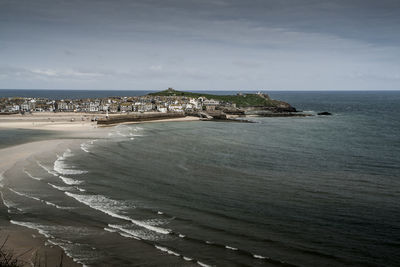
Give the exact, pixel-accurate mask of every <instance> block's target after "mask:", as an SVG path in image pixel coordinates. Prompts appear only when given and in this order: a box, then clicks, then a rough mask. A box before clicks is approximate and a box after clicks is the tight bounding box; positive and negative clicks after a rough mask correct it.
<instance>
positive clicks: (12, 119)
mask: <svg viewBox="0 0 400 267" xmlns="http://www.w3.org/2000/svg"><path fill="white" fill-rule="evenodd" d="M119 115H120V114H110V117H112V116H119ZM99 118H105V114H89V113H74V112H64V113H50V112H40V113H32V114H27V115H21V114H17V115H4V116H0V128H7V129H30V130H52V131H66V132H72V133H75V134H82V133H84V134H87V133H88V132H91V133H94V132H96V128H100V127H109V126H115V125H117V124H112V125H102V126H100V125H97V122H96V121H93V120H95V119H99ZM199 119H200V118H198V117H193V116H186V117H181V118H169V119H160V120H152V121H137V122H135V121H133V122H124V123H119V124H138V123H149V122H152V123H153V122H178V121H198V120H199Z"/></svg>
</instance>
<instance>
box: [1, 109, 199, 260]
mask: <svg viewBox="0 0 400 267" xmlns="http://www.w3.org/2000/svg"><path fill="white" fill-rule="evenodd" d="M95 117H98V115H97V114H96V115H94V114H84V113H83V114H80V113H33V114H28V115H20V114H18V115H7V116H0V128H3V129H29V130H47V131H56V132H60V133H61V132H62V137H60V138H61V139H55V140H44V141H37V142H30V143H24V144H20V145H16V146H11V147H6V148H3V149H0V175H1V176H0V180H3V179H4V176H5V175H4V174H5V173H7V171H8V170H10V169H11V168H13V167H15V165H17V164H23V163H24V161H27V160H29V159H30V158H32V157H36V156H40V155H46V154H51V153H53V154H54V153H55V152H56V151H61V150H63V149H65V147H67V146H69V145H71V144H72V143H73V142H76V140H77V138H78V140H79V138H83V139H85V138H88V137H95V138H99V137H100V138H101V137H102V136H105V135H106V134H107V133H108V131H109V130H110V127H112V126H115V125H116V124H114V125H107V126H106V127H104V126H103V127H99V126H98V125H97V123H96V121H92V120H93V119H94V118H95ZM196 120H199V118H197V117H189V116H188V117H182V118H170V119H163V120H153V121H140V122H125V123H121V124H139V123H149V122H151V123H156V122H178V121H182V122H184V121H196ZM7 174H8V173H7ZM11 176H12V174H11ZM0 182H1V183H2V186H3V182H4V181H0ZM0 206H1V208H2V209H5V210H6V209H7V207H6V206H5V205H4V203H3V202H2V203H1V204H0ZM0 221H1V225H2V227H1V229H0V242H1V243H2V242H4V241H5V240H7V241H6V243H5V245H4V249H5V250H6V251H10V252H11V251H12V253H13V254H14V255H17V256H18V258H19V259H20V262H21V263H24V265H26V266H28V265H29V266H31V265H32V264H34V263H35V261H36V263H38V261H39V260H41V261H42V263H41V264H44V261H46V262H47V264H48V266H55V265H57V264H59V261H60V257H61V255H62V254H64V252H63V250H62V249H61V248H60V247H58V246H53V245H49V244H46V238H45V237H44V236H42V235H40V234H39V233H38V232H37V231H36V230H32V229H28V228H25V227H22V226H18V225H14V224H11V223H10V221H9V219H7V218H1V219H0ZM63 266H81V265H80V264H78V263H76V262H74V261H73V260H72V259H71V258H69V257H68V256H66V255H65V254H64V255H63Z"/></svg>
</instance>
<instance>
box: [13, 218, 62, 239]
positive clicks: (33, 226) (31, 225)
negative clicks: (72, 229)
mask: <svg viewBox="0 0 400 267" xmlns="http://www.w3.org/2000/svg"><path fill="white" fill-rule="evenodd" d="M10 223H12V224H15V225H19V226H23V227H26V228H29V229H33V230H36V231H38V232H39V234H41V235H43V236H45V237H47V238H54V237H53V236H52V235H51V234H50V233H49V232H48V231H46V229H45V228H46V227H45V226H44V225H41V224H38V223H31V222H21V221H14V220H10Z"/></svg>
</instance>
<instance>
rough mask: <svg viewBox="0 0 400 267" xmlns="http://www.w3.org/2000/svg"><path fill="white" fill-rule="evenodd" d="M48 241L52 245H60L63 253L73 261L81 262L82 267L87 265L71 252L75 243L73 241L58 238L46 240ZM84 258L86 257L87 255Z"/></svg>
mask: <svg viewBox="0 0 400 267" xmlns="http://www.w3.org/2000/svg"><path fill="white" fill-rule="evenodd" d="M48 242H49V243H50V244H52V245H55V246H58V247H60V248H61V249H62V250H63V251H64V252H65V254H66V255H67V256H68V257H70V258H71V259H72V260H73V261H74V262H76V263H79V264H81V265H82V266H83V267H88V266H87V265H85V264H84V263H83V262H82V260H81V259H79V258H77V257H76V256H75V255H74V254H73V253H71V250H72V249H73V247H74V245H76V244H74V243H73V242H71V241H68V240H61V239H59V240H55V239H52V240H48ZM85 258H87V256H86V257H85Z"/></svg>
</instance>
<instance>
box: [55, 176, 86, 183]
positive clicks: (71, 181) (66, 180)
mask: <svg viewBox="0 0 400 267" xmlns="http://www.w3.org/2000/svg"><path fill="white" fill-rule="evenodd" d="M59 177H60V179H61V180H62V181H63V182H64V183H65V184H67V185H78V184H81V183H83V182H82V181H79V180H76V179H72V178H68V177H64V176H61V175H60V176H59Z"/></svg>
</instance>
